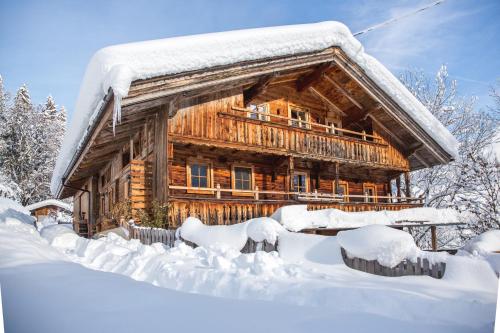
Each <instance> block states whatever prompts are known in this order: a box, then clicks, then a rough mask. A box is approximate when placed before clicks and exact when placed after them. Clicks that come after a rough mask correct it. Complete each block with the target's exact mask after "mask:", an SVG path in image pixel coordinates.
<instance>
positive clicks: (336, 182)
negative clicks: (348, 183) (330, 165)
mask: <svg viewBox="0 0 500 333" xmlns="http://www.w3.org/2000/svg"><path fill="white" fill-rule="evenodd" d="M339 169H340V168H339V162H335V194H339V189H340V181H339ZM344 194H349V193H344Z"/></svg>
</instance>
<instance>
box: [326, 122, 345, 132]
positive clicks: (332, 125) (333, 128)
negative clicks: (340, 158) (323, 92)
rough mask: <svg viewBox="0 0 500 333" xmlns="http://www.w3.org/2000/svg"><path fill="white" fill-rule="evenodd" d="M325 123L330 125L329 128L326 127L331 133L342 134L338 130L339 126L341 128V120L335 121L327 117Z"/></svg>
mask: <svg viewBox="0 0 500 333" xmlns="http://www.w3.org/2000/svg"><path fill="white" fill-rule="evenodd" d="M325 125H326V126H328V128H325V130H326V132H327V133H330V134H342V132H339V131H336V129H337V128H340V122H339V121H335V120H333V119H328V118H327V119H326V121H325Z"/></svg>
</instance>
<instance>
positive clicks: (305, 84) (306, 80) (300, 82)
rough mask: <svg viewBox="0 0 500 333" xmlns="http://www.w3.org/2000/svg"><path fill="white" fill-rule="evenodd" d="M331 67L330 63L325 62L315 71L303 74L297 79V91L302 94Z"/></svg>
mask: <svg viewBox="0 0 500 333" xmlns="http://www.w3.org/2000/svg"><path fill="white" fill-rule="evenodd" d="M331 67H332V63H331V62H327V63H324V64H321V65H319V66H318V67H316V69H315V70H313V71H312V72H311V73H309V74H304V75H302V76H301V77H299V78H298V79H297V85H296V88H297V91H298V92H302V91H304V90H306V89H307V88H309V87H311V86H312V85H313V84H314V83H315V82H317V81H318V80H320V79H321V78H322V77H323V74H324V73H325V72H326V71H327V70H328V69H330V68H331Z"/></svg>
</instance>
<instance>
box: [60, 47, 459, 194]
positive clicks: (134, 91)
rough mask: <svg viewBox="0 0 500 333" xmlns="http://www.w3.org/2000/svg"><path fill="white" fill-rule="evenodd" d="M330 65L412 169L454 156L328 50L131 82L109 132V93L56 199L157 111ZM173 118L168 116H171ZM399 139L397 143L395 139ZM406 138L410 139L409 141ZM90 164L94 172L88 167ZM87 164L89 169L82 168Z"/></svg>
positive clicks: (336, 50)
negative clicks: (360, 95) (352, 85)
mask: <svg viewBox="0 0 500 333" xmlns="http://www.w3.org/2000/svg"><path fill="white" fill-rule="evenodd" d="M325 63H331V64H334V65H335V66H338V67H339V68H341V69H342V70H343V71H344V72H345V73H346V74H347V75H349V76H350V77H351V78H352V80H354V81H355V82H356V83H357V84H358V85H359V86H360V87H361V88H363V90H364V91H365V92H366V93H367V94H369V95H370V97H371V98H372V99H373V100H374V101H376V103H377V105H378V106H379V107H377V108H375V109H373V110H372V111H370V113H369V114H368V116H370V117H371V118H372V119H374V121H379V122H384V123H386V122H387V124H388V126H387V130H388V131H389V128H390V133H388V134H389V135H390V136H391V137H394V138H395V141H396V142H397V140H398V139H399V140H401V141H403V140H404V142H412V143H411V146H412V147H413V148H412V151H410V152H408V156H409V157H408V158H409V160H410V166H411V169H412V170H417V169H421V168H425V167H431V166H435V165H438V164H444V163H448V162H450V161H452V160H453V157H452V156H451V155H450V154H449V153H448V152H447V151H446V149H445V148H444V147H441V146H440V145H439V144H438V143H437V142H436V141H435V140H434V139H433V138H432V136H431V135H429V133H427V132H426V131H425V130H424V129H423V128H422V127H421V126H419V124H418V123H417V122H416V121H415V120H414V119H412V117H411V116H410V115H409V114H408V113H407V112H405V111H404V110H403V108H402V107H401V106H399V105H398V104H397V103H396V102H395V101H394V100H393V99H391V97H390V96H389V95H388V94H387V93H385V92H384V91H383V89H381V88H380V87H378V86H377V84H376V83H375V82H374V81H373V80H371V79H370V78H369V77H368V75H366V73H365V72H364V71H363V69H362V68H360V67H359V66H358V65H357V64H356V63H354V62H353V61H351V60H350V59H349V58H348V57H347V55H346V54H345V53H344V52H343V51H342V50H341V49H340V48H339V47H331V48H328V49H325V50H322V51H319V52H312V53H304V54H298V55H293V56H282V57H276V58H270V59H261V60H256V61H246V62H243V63H236V64H232V65H226V66H219V67H213V68H208V69H203V70H196V71H192V72H184V73H177V74H173V75H165V76H158V77H154V78H150V79H146V80H137V81H134V82H133V83H132V85H131V87H130V90H129V93H128V96H126V97H125V98H123V100H122V102H121V108H122V122H121V123H118V124H116V128H115V133H113V131H112V124H111V122H112V111H113V93H112V91H111V89H110V90H109V91H108V93H107V94H106V96H105V97H104V99H103V102H102V103H101V106H100V108H99V110H98V111H97V113H96V116H95V118H94V120H93V122H92V123H91V124H89V127H88V129H87V131H86V133H85V137H84V138H83V140H82V144H81V145H80V146H79V148H78V149H77V150H76V151H75V153H74V155H73V158H72V159H71V162H70V163H69V164H68V167H67V168H66V170H65V172H64V174H63V179H62V182H61V183H60V185H59V188H58V190H57V197H58V198H61V197H68V196H70V195H72V194H74V193H75V191H76V189H78V188H79V187H80V186H82V185H83V183H84V182H85V181H86V179H85V177H89V176H91V175H92V172H95V171H96V170H98V168H99V167H103V166H104V165H105V164H106V163H108V162H109V160H110V159H109V155H110V154H111V153H113V152H117V151H119V148H120V147H121V146H120V145H123V144H124V143H125V142H126V141H127V138H128V137H129V136H130V133H131V131H134V130H137V126H139V125H140V124H141V122H142V123H143V122H144V120H145V119H147V118H148V117H151V116H154V114H155V113H156V112H158V111H159V109H160V108H161V107H164V106H165V105H168V104H169V103H170V102H172V101H175V100H178V99H181V98H191V97H196V96H199V95H201V94H207V93H210V92H215V91H218V90H227V89H230V88H234V87H237V86H248V85H252V84H255V83H256V82H258V80H259V79H261V78H262V77H265V76H269V75H272V76H273V77H275V78H276V77H279V76H280V75H286V74H288V73H290V72H293V71H298V70H304V69H307V68H314V67H315V66H318V65H321V64H325ZM174 115H175V113H172V114H169V117H173V116H174ZM398 136H401V138H398ZM106 138H108V139H109V138H111V139H112V140H111V141H112V142H111V143H109V142H108V144H107V145H108V147H107V150H106V152H107V156H108V157H103V156H101V157H99V158H98V157H96V156H98V155H92V154H93V151H92V148H93V147H95V146H96V145H103V144H105V143H104V141H105V139H106ZM408 139H410V140H409V141H408ZM89 161H91V164H92V167H90V166H89V165H90V164H89ZM84 163H87V164H86V165H87V166H85V167H84V166H83V164H84Z"/></svg>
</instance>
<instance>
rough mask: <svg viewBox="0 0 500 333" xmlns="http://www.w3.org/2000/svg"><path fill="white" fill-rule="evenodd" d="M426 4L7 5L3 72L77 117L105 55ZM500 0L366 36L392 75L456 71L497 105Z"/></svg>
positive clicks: (451, 7) (351, 23)
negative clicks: (152, 42)
mask: <svg viewBox="0 0 500 333" xmlns="http://www.w3.org/2000/svg"><path fill="white" fill-rule="evenodd" d="M431 2H432V0H426V1H405V0H402V1H396V0H394V1H377V0H358V1H333V0H329V1H311V0H310V1H275V0H265V1H263V0H252V1H235V0H233V1H217V0H212V1H189V0H185V1H159V0H149V1H145V0H142V1H128V2H127V1H124V0H122V1H93V0H88V1H70V0H68V1H49V0H47V1H23V0H17V1H6V0H0V74H1V75H2V76H3V79H4V83H5V85H6V88H7V89H8V90H9V91H11V92H12V93H14V92H15V90H16V89H17V88H18V87H19V86H20V85H21V84H23V83H26V84H27V85H28V87H29V89H30V93H31V96H32V99H33V100H34V101H35V102H37V103H41V102H43V101H44V100H45V98H46V96H47V95H49V94H51V95H53V96H54V98H55V99H56V102H57V103H58V104H59V105H64V106H65V107H66V108H67V109H68V112H69V113H70V115H71V112H72V109H73V106H74V104H75V101H76V96H77V94H78V90H79V86H80V82H81V79H82V77H83V73H84V71H85V68H86V65H87V63H88V61H89V60H90V57H91V56H92V54H93V53H94V52H95V51H97V50H98V49H99V48H101V47H104V46H108V45H112V44H119V43H125V42H133V41H141V40H147V39H157V38H165V37H170V36H178V35H186V34H196V33H204V32H215V31H224V30H233V29H243V28H253V27H262V26H275V25H285V24H298V23H311V22H319V21H325V20H337V21H341V22H343V23H345V24H346V25H347V26H348V27H349V28H350V29H351V30H352V31H353V32H356V31H359V30H362V29H364V28H366V27H368V26H370V25H373V24H376V23H379V22H381V21H384V20H387V19H390V18H392V17H395V16H398V15H401V14H402V13H406V12H408V11H412V10H414V9H416V8H419V7H421V6H423V5H426V4H428V3H431ZM499 36H500V1H498V0H489V1H487V0H477V1H475V0H447V1H445V2H444V3H443V4H441V5H439V6H437V7H433V8H432V9H430V10H428V11H425V12H423V13H420V14H417V15H415V16H413V17H411V18H407V19H405V20H404V21H400V22H398V23H396V24H393V25H391V26H389V27H385V28H382V29H379V30H376V31H373V32H370V33H368V34H366V35H363V36H360V38H359V39H360V41H361V42H362V43H363V44H364V45H365V48H366V50H367V51H368V52H369V53H370V54H372V55H374V56H375V57H377V58H378V59H379V60H380V61H381V62H382V63H383V64H385V65H386V66H387V67H388V68H389V69H390V70H391V71H392V72H393V73H395V74H398V73H400V72H401V71H403V70H404V69H406V68H418V69H422V70H424V71H425V72H427V73H428V74H429V75H430V76H432V75H433V74H434V73H435V72H436V71H437V70H438V68H439V67H440V65H441V64H446V65H447V66H448V71H449V73H450V75H451V76H452V77H453V78H455V79H457V81H458V83H459V89H460V90H461V92H462V93H464V94H467V95H477V96H478V97H479V103H480V105H486V104H488V103H490V99H489V97H488V93H489V87H490V86H491V85H493V84H495V82H496V81H497V80H498V79H500V43H499V41H500V37H499Z"/></svg>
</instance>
